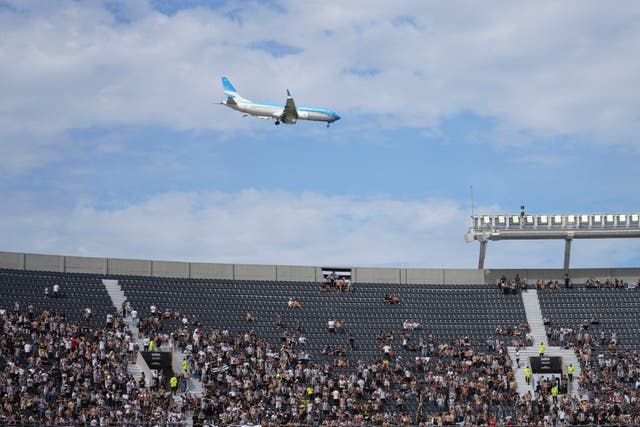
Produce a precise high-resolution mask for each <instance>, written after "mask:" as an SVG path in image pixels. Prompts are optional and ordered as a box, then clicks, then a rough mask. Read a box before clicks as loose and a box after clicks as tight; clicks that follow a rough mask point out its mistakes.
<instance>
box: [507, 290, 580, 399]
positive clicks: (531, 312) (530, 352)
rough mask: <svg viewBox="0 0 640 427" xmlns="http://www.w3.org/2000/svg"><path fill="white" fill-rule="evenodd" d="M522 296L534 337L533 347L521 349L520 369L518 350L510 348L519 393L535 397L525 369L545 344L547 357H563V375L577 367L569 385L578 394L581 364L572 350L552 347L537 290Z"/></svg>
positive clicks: (572, 392)
mask: <svg viewBox="0 0 640 427" xmlns="http://www.w3.org/2000/svg"><path fill="white" fill-rule="evenodd" d="M520 295H522V302H523V304H524V309H525V312H526V314H527V322H528V323H529V326H530V327H531V335H533V342H534V344H533V346H531V347H524V348H521V349H520V368H518V366H517V364H516V358H515V354H516V348H515V347H511V346H510V347H508V351H509V357H511V361H512V364H513V371H514V375H515V377H516V383H517V385H518V393H519V394H520V395H524V394H526V393H527V391H529V392H531V394H532V395H534V394H535V393H534V388H533V381H532V382H531V385H527V382H526V380H525V378H524V369H525V368H526V367H527V365H529V362H528V361H529V357H532V356H534V357H535V356H538V355H539V353H538V345H539V344H540V343H544V346H545V355H546V356H562V361H563V367H562V369H563V374H564V375H566V370H567V366H569V364H570V363H571V364H573V366H574V367H575V373H574V375H573V382H572V383H571V384H569V393H570V394H572V395H577V394H578V377H579V376H580V363H579V362H578V358H577V357H576V355H575V353H574V352H573V351H572V350H566V349H564V348H562V347H559V346H550V345H549V343H548V340H547V333H546V331H545V326H544V322H543V320H542V310H541V309H540V300H539V299H538V292H537V291H536V290H535V289H529V290H528V291H526V292H520Z"/></svg>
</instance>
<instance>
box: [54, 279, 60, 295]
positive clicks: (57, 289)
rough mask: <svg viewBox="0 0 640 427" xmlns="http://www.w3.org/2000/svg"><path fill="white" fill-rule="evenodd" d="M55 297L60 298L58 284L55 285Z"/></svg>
mask: <svg viewBox="0 0 640 427" xmlns="http://www.w3.org/2000/svg"><path fill="white" fill-rule="evenodd" d="M53 297H54V298H58V297H60V285H59V284H57V283H55V284H54V285H53Z"/></svg>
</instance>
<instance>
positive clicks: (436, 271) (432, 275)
mask: <svg viewBox="0 0 640 427" xmlns="http://www.w3.org/2000/svg"><path fill="white" fill-rule="evenodd" d="M405 271H406V272H405V283H408V284H410V285H420V284H423V283H428V284H433V285H442V284H444V270H443V269H441V268H407V269H406V270H405Z"/></svg>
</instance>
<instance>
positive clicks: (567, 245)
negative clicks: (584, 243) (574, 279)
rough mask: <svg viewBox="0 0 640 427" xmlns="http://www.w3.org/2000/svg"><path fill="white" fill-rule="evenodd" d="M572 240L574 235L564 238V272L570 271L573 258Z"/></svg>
mask: <svg viewBox="0 0 640 427" xmlns="http://www.w3.org/2000/svg"><path fill="white" fill-rule="evenodd" d="M571 240H573V236H567V237H566V238H565V239H564V272H565V273H568V272H569V261H570V259H571Z"/></svg>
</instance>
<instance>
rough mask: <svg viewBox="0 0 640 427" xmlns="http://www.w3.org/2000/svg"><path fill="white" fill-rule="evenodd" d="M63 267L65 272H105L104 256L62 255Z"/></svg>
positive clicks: (105, 260) (105, 261)
mask: <svg viewBox="0 0 640 427" xmlns="http://www.w3.org/2000/svg"><path fill="white" fill-rule="evenodd" d="M64 258H65V259H64V269H65V272H67V273H90V274H107V259H106V258H89V257H78V256H68V257H64Z"/></svg>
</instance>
